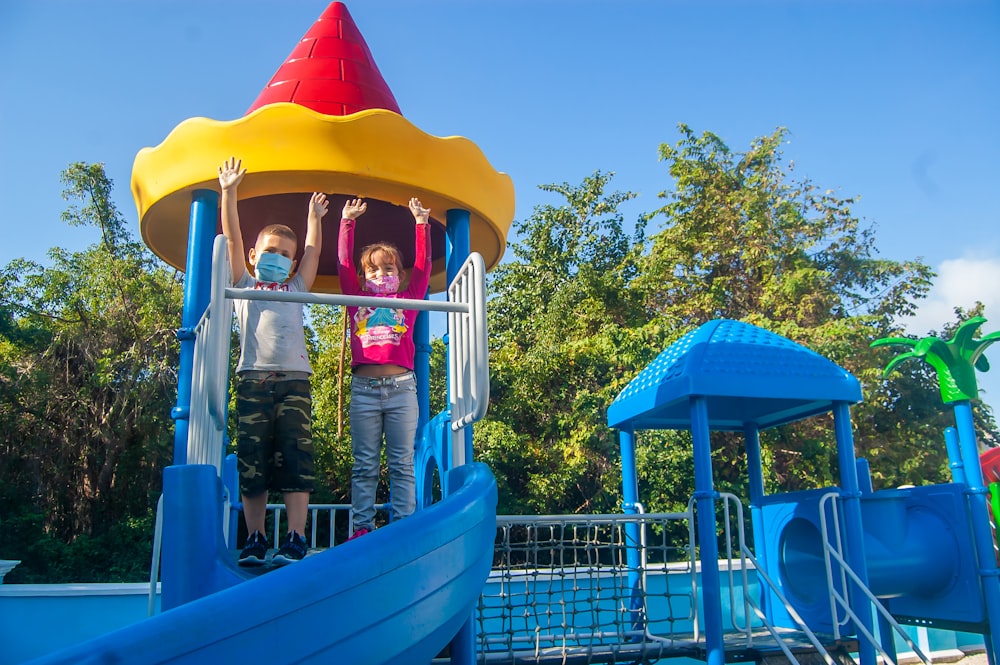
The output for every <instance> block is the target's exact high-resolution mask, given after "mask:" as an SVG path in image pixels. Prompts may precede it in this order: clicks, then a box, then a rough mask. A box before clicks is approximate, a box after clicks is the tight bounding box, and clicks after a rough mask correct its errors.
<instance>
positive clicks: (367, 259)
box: [358, 242, 410, 291]
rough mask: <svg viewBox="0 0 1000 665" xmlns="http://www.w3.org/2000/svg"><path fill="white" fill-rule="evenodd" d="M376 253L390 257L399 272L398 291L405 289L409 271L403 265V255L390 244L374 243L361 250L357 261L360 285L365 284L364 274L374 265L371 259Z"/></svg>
mask: <svg viewBox="0 0 1000 665" xmlns="http://www.w3.org/2000/svg"><path fill="white" fill-rule="evenodd" d="M378 252H384V253H386V254H388V255H389V256H391V257H392V262H393V263H395V264H396V268H397V269H398V270H399V290H400V291H402V290H403V289H405V288H406V285H407V283H408V282H409V279H410V271H409V270H407V269H406V267H405V266H404V265H403V253H402V252H400V251H399V248H398V247H396V246H395V245H393V244H392V243H390V242H375V243H372V244H370V245H367V246H366V247H365V248H364V249H362V250H361V259H360V260H359V261H358V279H359V280H360V281H361V283H362V284H364V283H365V272H366V271H367V270H368V268H370V267H372V266H373V265H374V262H373V261H372V257H373V256H375V254H376V253H378Z"/></svg>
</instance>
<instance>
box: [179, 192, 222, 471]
mask: <svg viewBox="0 0 1000 665" xmlns="http://www.w3.org/2000/svg"><path fill="white" fill-rule="evenodd" d="M218 210H219V193H218V192H216V191H214V190H211V189H197V190H195V191H194V193H193V194H192V195H191V215H190V219H189V224H188V249H187V267H186V269H185V278H184V305H183V309H182V311H181V327H180V329H179V330H178V331H177V338H178V339H179V340H180V341H181V349H180V366H179V367H178V370H177V405H176V406H174V408H173V409H171V410H170V417H171V418H173V419H174V464H185V463H187V442H188V423H189V419H190V417H191V373H192V371H193V369H194V329H195V327H196V326H197V325H198V322H199V321H200V320H201V316H202V314H204V313H205V309H206V308H207V307H208V301H209V299H210V297H211V288H212V243H213V242H214V240H215V230H216V225H215V221H216V216H217V214H218Z"/></svg>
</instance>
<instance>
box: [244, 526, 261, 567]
mask: <svg viewBox="0 0 1000 665" xmlns="http://www.w3.org/2000/svg"><path fill="white" fill-rule="evenodd" d="M266 561H267V538H265V537H264V534H262V533H261V532H260V531H254V532H253V533H252V534H250V537H249V538H247V544H246V545H244V546H243V551H242V552H240V561H239V564H240V565H241V566H263V565H264V563H265V562H266Z"/></svg>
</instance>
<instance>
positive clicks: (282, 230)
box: [257, 224, 299, 246]
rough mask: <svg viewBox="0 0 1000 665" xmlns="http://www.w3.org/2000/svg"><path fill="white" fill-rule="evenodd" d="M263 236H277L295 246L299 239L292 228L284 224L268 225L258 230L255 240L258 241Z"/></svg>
mask: <svg viewBox="0 0 1000 665" xmlns="http://www.w3.org/2000/svg"><path fill="white" fill-rule="evenodd" d="M264 236H279V237H281V238H288V239H289V240H291V241H292V242H294V243H295V245H296V246H298V244H299V237H298V236H297V235H295V231H293V230H292V227H290V226H286V225H284V224H269V225H267V226H265V227H264V228H262V229H261V230H260V233H258V234H257V240H258V241H259V240H260V239H261V238H263V237H264Z"/></svg>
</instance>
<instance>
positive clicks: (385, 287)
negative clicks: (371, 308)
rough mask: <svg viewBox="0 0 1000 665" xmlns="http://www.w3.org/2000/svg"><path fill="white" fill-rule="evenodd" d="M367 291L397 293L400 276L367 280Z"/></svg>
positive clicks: (385, 276) (386, 276)
mask: <svg viewBox="0 0 1000 665" xmlns="http://www.w3.org/2000/svg"><path fill="white" fill-rule="evenodd" d="M365 291H369V292H371V293H379V294H386V293H396V292H397V291H399V275H383V276H382V277H376V278H375V279H366V280H365Z"/></svg>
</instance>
